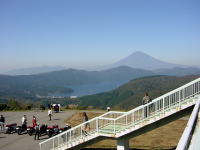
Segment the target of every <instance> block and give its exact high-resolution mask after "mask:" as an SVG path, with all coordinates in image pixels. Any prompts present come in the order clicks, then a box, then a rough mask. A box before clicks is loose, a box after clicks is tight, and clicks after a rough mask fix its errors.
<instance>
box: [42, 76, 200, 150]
mask: <svg viewBox="0 0 200 150" xmlns="http://www.w3.org/2000/svg"><path fill="white" fill-rule="evenodd" d="M199 96H200V78H198V79H196V80H194V81H191V82H189V83H188V84H185V85H183V86H181V87H179V88H177V89H175V90H173V91H171V92H169V93H166V94H164V95H162V96H160V97H158V98H156V99H154V100H153V101H152V102H151V103H148V104H146V105H142V106H139V107H137V108H135V109H133V110H130V111H128V112H117V111H110V112H107V113H105V114H103V115H101V116H99V117H96V118H93V119H91V120H89V121H87V122H85V123H82V124H80V125H78V126H76V127H73V128H71V129H70V130H68V131H65V132H63V133H61V134H58V135H56V136H54V137H52V138H50V139H47V140H45V141H43V142H41V143H40V144H39V146H40V150H65V149H74V147H76V146H78V145H79V146H81V145H83V144H84V143H86V142H88V141H90V140H93V139H96V138H98V137H104V138H107V137H108V138H116V139H118V138H120V137H122V136H126V135H127V134H129V133H131V132H134V131H136V130H139V129H141V128H142V127H144V126H147V125H149V124H152V123H154V122H157V121H159V120H161V119H164V118H166V117H169V116H170V115H172V114H175V113H177V112H180V111H181V110H185V109H187V108H188V107H191V106H192V105H194V104H195V103H196V101H197V100H198V98H200V97H199ZM86 123H89V125H90V131H89V132H88V135H87V136H86V135H84V134H83V132H82V131H83V129H84V126H85V124H86Z"/></svg>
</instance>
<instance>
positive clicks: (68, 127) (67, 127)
mask: <svg viewBox="0 0 200 150" xmlns="http://www.w3.org/2000/svg"><path fill="white" fill-rule="evenodd" d="M69 129H71V126H70V125H66V126H65V127H63V128H60V129H59V133H62V132H64V131H67V130H69Z"/></svg>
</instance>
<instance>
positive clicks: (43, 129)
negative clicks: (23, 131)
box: [27, 124, 47, 136]
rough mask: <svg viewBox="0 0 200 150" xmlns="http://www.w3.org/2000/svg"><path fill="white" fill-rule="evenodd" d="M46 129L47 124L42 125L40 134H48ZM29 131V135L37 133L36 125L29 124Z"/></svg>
mask: <svg viewBox="0 0 200 150" xmlns="http://www.w3.org/2000/svg"><path fill="white" fill-rule="evenodd" d="M46 131H47V125H45V124H42V125H41V126H40V134H41V135H43V134H46ZM27 133H28V135H30V136H32V135H33V134H35V127H33V126H28V127H27Z"/></svg>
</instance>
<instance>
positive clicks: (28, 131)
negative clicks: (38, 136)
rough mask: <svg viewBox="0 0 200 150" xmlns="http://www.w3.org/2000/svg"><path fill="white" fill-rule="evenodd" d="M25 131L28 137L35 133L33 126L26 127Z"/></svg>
mask: <svg viewBox="0 0 200 150" xmlns="http://www.w3.org/2000/svg"><path fill="white" fill-rule="evenodd" d="M26 130H27V133H28V135H30V136H31V135H33V134H34V133H35V128H34V127H33V126H28V127H27V129H26Z"/></svg>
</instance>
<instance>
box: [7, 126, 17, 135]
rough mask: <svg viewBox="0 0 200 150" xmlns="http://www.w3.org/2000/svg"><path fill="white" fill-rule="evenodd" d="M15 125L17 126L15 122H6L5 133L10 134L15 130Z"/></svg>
mask: <svg viewBox="0 0 200 150" xmlns="http://www.w3.org/2000/svg"><path fill="white" fill-rule="evenodd" d="M16 127H17V124H16V123H12V124H7V125H6V127H5V134H11V133H14V132H16Z"/></svg>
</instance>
